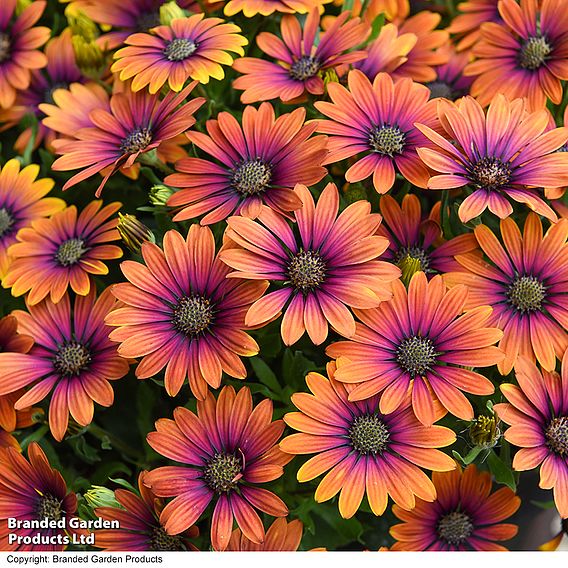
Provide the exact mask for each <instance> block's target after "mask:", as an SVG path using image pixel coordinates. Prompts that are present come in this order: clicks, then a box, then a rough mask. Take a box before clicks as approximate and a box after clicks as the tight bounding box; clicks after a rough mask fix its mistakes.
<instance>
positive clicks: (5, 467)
mask: <svg viewBox="0 0 568 568" xmlns="http://www.w3.org/2000/svg"><path fill="white" fill-rule="evenodd" d="M76 511H77V497H76V496H75V493H72V492H68V491H67V485H66V484H65V480H64V479H63V477H62V475H61V473H59V471H57V470H56V469H55V468H53V467H51V465H50V463H49V461H48V459H47V457H46V455H45V453H44V452H43V450H42V449H41V448H40V446H39V444H38V443H37V442H32V443H31V444H30V445H29V448H28V459H26V458H25V457H24V456H22V455H21V454H19V453H18V451H17V450H15V449H13V448H8V449H5V450H0V548H1V549H2V550H19V551H33V550H35V551H61V550H64V549H65V548H66V545H65V542H64V537H65V536H66V535H69V534H70V533H73V532H74V531H73V529H71V528H66V529H63V528H55V529H41V528H40V529H9V528H8V521H7V519H9V518H12V519H16V520H18V521H22V520H37V521H42V520H43V519H49V520H50V521H60V520H61V519H63V518H66V519H67V521H66V524H67V527H69V521H70V520H71V519H72V518H73V517H75V516H76V515H75V512H76ZM10 534H16V535H17V536H18V537H27V538H29V539H30V540H31V537H32V536H34V535H35V534H39V535H40V542H39V543H29V542H28V543H23V542H22V543H18V542H17V541H16V542H9V540H8V537H9V535H10Z"/></svg>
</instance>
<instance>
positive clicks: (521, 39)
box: [465, 0, 568, 110]
mask: <svg viewBox="0 0 568 568" xmlns="http://www.w3.org/2000/svg"><path fill="white" fill-rule="evenodd" d="M497 7H498V10H499V14H500V16H501V18H502V19H503V22H502V23H495V22H489V23H485V24H483V25H482V26H481V39H480V41H479V42H478V43H477V44H476V45H475V46H474V48H473V54H474V55H475V56H476V58H477V60H476V61H474V62H473V63H470V64H469V65H468V66H467V68H466V70H465V73H466V75H472V76H475V77H476V79H475V81H474V83H473V85H472V87H471V94H472V95H473V96H474V97H476V98H477V100H478V101H479V102H480V103H481V104H482V105H483V106H485V105H487V104H488V103H489V102H490V101H491V100H492V98H493V97H494V96H495V95H496V94H497V93H503V94H504V95H506V96H507V97H508V98H510V99H513V98H517V97H526V98H527V99H528V103H529V107H530V108H531V109H533V110H539V109H542V108H544V107H545V105H546V101H547V98H548V99H550V100H551V101H552V102H553V103H554V104H560V102H561V101H562V94H563V90H562V83H561V82H562V81H566V80H567V79H568V62H567V58H568V12H567V11H566V6H565V4H564V0H544V1H543V2H540V0H521V3H520V4H519V3H518V2H516V1H515V0H499V2H498V4H497Z"/></svg>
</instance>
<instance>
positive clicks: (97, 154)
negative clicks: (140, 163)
mask: <svg viewBox="0 0 568 568" xmlns="http://www.w3.org/2000/svg"><path fill="white" fill-rule="evenodd" d="M195 85H196V82H193V83H191V84H190V85H188V86H187V87H185V89H183V90H182V91H180V92H179V93H174V92H172V91H170V92H169V93H168V94H167V95H166V96H165V97H164V98H163V99H161V100H160V98H159V97H158V96H157V95H150V94H149V93H148V92H146V91H142V92H137V93H133V92H132V91H130V89H128V90H126V91H125V92H122V93H116V94H114V95H113V96H112V97H111V99H110V109H109V110H103V109H94V110H92V111H91V112H90V113H89V119H90V120H91V122H92V126H90V127H87V128H82V129H80V130H78V131H77V132H76V133H75V135H74V138H73V139H66V138H61V139H57V140H55V141H54V142H53V146H54V148H55V150H56V152H57V153H58V154H62V156H61V157H59V158H58V159H57V160H55V162H53V165H52V168H53V169H54V170H56V171H67V170H76V169H81V170H82V171H80V172H79V173H77V174H75V175H74V176H73V177H71V178H70V179H69V180H67V182H65V185H64V186H63V189H64V190H65V189H68V188H70V187H72V186H74V185H76V184H78V183H79V182H80V181H83V180H85V179H87V178H89V177H91V176H93V175H95V174H96V173H99V172H101V170H103V169H105V168H107V167H109V166H110V168H109V171H108V173H107V174H106V175H105V177H104V178H103V181H102V182H101V184H100V185H99V187H98V189H97V192H96V195H97V196H99V195H100V193H101V191H102V188H103V187H104V185H105V183H106V182H107V180H108V178H109V177H110V176H111V175H112V174H114V173H115V172H116V171H117V170H118V169H120V168H121V167H122V166H124V167H127V168H129V167H131V166H132V165H133V164H134V162H135V161H136V159H137V158H138V156H139V155H140V154H143V153H145V152H149V151H150V150H153V149H154V148H157V147H158V146H159V145H160V144H161V143H163V142H165V141H168V140H171V139H172V138H174V137H176V136H177V135H178V134H181V133H182V132H185V131H186V130H187V129H189V128H191V126H193V124H194V123H195V118H194V117H193V114H194V113H195V112H196V111H197V109H198V108H199V107H200V106H201V105H202V104H203V103H204V102H205V99H204V98H203V97H198V98H195V99H192V100H190V101H188V102H185V101H186V99H187V97H188V95H189V93H190V92H191V91H192V89H193V88H194V87H195ZM180 105H181V106H180ZM63 110H65V109H63ZM67 113H69V114H71V115H74V114H75V113H76V109H70V110H68V111H67V112H66V114H67Z"/></svg>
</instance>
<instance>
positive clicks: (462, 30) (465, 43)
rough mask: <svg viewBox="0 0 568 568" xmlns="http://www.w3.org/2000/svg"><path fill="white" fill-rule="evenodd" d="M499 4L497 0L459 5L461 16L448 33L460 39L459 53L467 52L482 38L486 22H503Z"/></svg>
mask: <svg viewBox="0 0 568 568" xmlns="http://www.w3.org/2000/svg"><path fill="white" fill-rule="evenodd" d="M498 4H499V3H498V2H496V1H495V0H467V2H460V3H459V4H458V10H459V12H460V13H459V14H458V15H457V16H455V18H453V20H452V21H451V22H450V26H449V27H448V28H447V31H448V32H450V33H451V34H456V36H457V37H458V38H459V42H458V44H457V46H456V47H457V50H458V51H466V50H468V49H469V48H470V47H472V46H473V45H474V44H475V43H477V41H478V40H479V38H480V36H481V26H482V24H484V23H486V22H501V21H502V20H501V16H500V15H499V10H498Z"/></svg>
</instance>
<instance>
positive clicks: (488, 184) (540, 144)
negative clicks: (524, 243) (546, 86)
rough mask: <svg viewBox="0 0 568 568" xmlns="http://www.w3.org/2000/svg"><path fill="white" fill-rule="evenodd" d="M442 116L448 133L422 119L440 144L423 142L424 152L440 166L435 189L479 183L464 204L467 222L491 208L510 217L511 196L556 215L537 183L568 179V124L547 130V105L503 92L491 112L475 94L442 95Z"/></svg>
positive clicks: (557, 183) (427, 160)
mask: <svg viewBox="0 0 568 568" xmlns="http://www.w3.org/2000/svg"><path fill="white" fill-rule="evenodd" d="M438 116H439V119H440V122H441V123H442V125H443V127H444V130H445V131H446V135H447V138H444V137H442V136H440V134H438V133H437V132H435V131H434V130H433V129H432V128H431V127H429V126H425V125H422V124H418V123H417V124H416V127H417V128H418V129H419V130H420V131H421V132H422V133H423V134H424V135H425V136H427V137H428V138H429V139H430V140H431V141H432V142H433V143H434V144H436V147H434V148H419V149H418V155H419V156H420V157H421V158H422V160H423V161H424V163H425V164H426V165H427V166H429V167H430V168H432V169H433V170H434V171H436V172H439V173H437V174H436V175H434V176H433V177H432V178H431V179H430V180H429V181H428V187H429V188H430V189H452V188H458V187H465V186H468V187H470V188H472V189H473V192H472V193H471V194H470V195H468V196H467V197H466V198H465V199H464V200H463V201H462V203H461V205H460V207H459V210H458V215H459V218H460V219H461V221H462V222H463V223H467V222H468V221H470V220H471V219H473V218H474V217H478V216H479V215H481V213H483V211H485V209H486V208H489V210H490V211H491V212H492V213H494V214H495V215H497V216H498V217H500V218H501V219H504V218H505V217H508V216H509V215H510V214H511V213H512V212H513V206H512V205H511V203H510V202H509V200H508V199H507V198H509V199H512V200H513V201H516V202H518V203H525V204H526V205H528V206H529V207H530V208H531V209H532V210H533V211H536V212H537V213H539V214H540V215H544V216H545V217H548V218H549V219H552V220H556V218H557V217H556V214H555V213H554V211H553V210H552V209H551V208H550V206H549V205H548V204H547V203H546V202H545V201H544V200H543V199H542V197H541V194H542V190H539V189H537V188H541V187H543V186H549V187H559V186H560V187H561V186H564V185H567V184H568V153H566V152H558V151H557V150H558V149H559V148H561V147H562V146H563V145H564V144H565V143H566V140H568V128H555V129H553V130H549V131H547V132H545V130H546V128H547V124H548V113H547V112H546V111H545V110H541V111H537V112H532V113H529V112H527V110H526V108H525V101H524V100H521V99H515V100H514V101H508V100H507V99H506V98H505V97H504V96H503V95H497V96H496V97H495V99H494V100H493V101H492V102H491V104H490V106H489V109H488V110H487V112H484V111H483V108H482V107H481V105H480V104H479V102H477V101H476V100H475V99H473V98H472V97H464V98H463V99H461V100H460V101H458V102H457V103H452V102H450V101H446V100H441V101H440V103H439V105H438Z"/></svg>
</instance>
